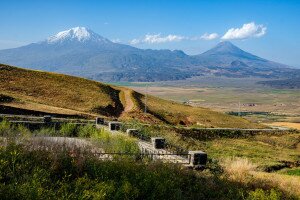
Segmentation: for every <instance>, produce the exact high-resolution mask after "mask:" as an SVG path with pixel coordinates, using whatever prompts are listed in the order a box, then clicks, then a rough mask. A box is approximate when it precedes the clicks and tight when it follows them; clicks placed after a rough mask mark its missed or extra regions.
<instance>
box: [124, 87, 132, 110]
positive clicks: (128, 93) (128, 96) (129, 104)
mask: <svg viewBox="0 0 300 200" xmlns="http://www.w3.org/2000/svg"><path fill="white" fill-rule="evenodd" d="M123 91H124V99H125V108H124V112H130V111H132V110H133V108H134V103H133V101H132V95H131V90H123Z"/></svg>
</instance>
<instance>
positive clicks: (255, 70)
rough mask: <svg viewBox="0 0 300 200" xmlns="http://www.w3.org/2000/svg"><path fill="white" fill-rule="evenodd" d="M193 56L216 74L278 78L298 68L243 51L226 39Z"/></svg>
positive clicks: (286, 75) (288, 74)
mask: <svg viewBox="0 0 300 200" xmlns="http://www.w3.org/2000/svg"><path fill="white" fill-rule="evenodd" d="M194 58H195V59H196V60H197V61H198V64H200V65H202V66H204V67H208V68H210V69H214V70H216V71H215V74H216V75H225V76H233V77H244V76H256V77H265V78H278V77H288V76H290V75H291V74H290V73H291V72H297V73H299V70H297V69H292V68H290V67H289V66H287V65H283V64H280V63H276V62H272V61H269V60H266V59H264V58H260V57H258V56H255V55H253V54H250V53H248V52H245V51H243V50H241V49H240V48H238V47H236V46H235V45H233V44H232V43H231V42H228V41H224V42H220V43H219V44H218V45H216V46H215V47H214V48H212V49H210V50H208V51H206V52H204V53H202V54H200V55H196V56H194Z"/></svg>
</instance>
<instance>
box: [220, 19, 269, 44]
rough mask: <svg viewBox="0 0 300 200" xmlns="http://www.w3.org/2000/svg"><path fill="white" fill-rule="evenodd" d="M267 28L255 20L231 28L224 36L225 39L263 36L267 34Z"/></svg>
mask: <svg viewBox="0 0 300 200" xmlns="http://www.w3.org/2000/svg"><path fill="white" fill-rule="evenodd" d="M266 31H267V28H266V27H265V26H264V25H262V24H260V25H256V24H255V23H254V22H250V23H248V24H244V25H243V26H242V27H241V28H231V29H229V30H228V31H227V32H226V33H225V34H224V35H223V37H222V39H223V40H235V39H247V38H251V37H257V38H258V37H262V36H263V35H265V34H266Z"/></svg>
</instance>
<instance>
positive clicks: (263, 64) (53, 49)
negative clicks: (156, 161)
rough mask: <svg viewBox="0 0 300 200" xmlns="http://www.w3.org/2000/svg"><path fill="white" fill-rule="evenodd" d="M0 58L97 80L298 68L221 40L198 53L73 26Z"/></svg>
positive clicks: (283, 72)
mask: <svg viewBox="0 0 300 200" xmlns="http://www.w3.org/2000/svg"><path fill="white" fill-rule="evenodd" d="M0 63H5V64H10V65H15V66H21V67H25V68H31V69H39V70H46V71H52V72H60V73H64V74H70V75H77V76H82V77H87V78H90V79H95V80H101V81H165V80H179V79H186V78H189V77H192V76H202V75H218V76H232V77H249V76H255V77H266V78H292V77H293V74H295V73H298V74H300V72H299V71H300V70H295V69H290V68H288V67H287V66H286V65H283V64H279V63H275V62H271V61H268V60H266V59H263V58H260V57H257V56H255V55H252V54H249V53H247V52H245V51H243V50H241V49H239V48H238V47H236V46H234V45H233V44H232V43H230V42H221V43H219V44H218V45H217V46H216V47H214V48H212V49H211V50H209V51H207V52H204V53H203V54H200V55H196V56H189V55H186V54H185V53H184V52H182V51H179V50H174V51H170V50H151V49H138V48H135V47H132V46H129V45H124V44H118V43H114V42H111V41H110V40H108V39H106V38H104V37H102V36H100V35H98V34H97V33H95V32H93V31H92V30H90V29H87V28H84V27H76V28H72V29H69V30H66V31H62V32H59V33H57V34H56V35H54V36H51V37H49V38H48V39H46V40H44V41H42V42H38V43H32V44H29V45H27V46H23V47H19V48H14V49H7V50H0Z"/></svg>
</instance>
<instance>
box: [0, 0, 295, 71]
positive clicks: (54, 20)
mask: <svg viewBox="0 0 300 200" xmlns="http://www.w3.org/2000/svg"><path fill="white" fill-rule="evenodd" d="M0 8H1V12H0V49H6V48H13V47H18V46H22V45H25V44H28V43H32V42H36V41H40V40H43V39H45V38H47V37H49V36H50V35H53V34H56V33H57V32H59V31H63V30H66V29H69V28H72V27H76V26H84V27H88V28H90V29H92V30H94V31H95V32H96V33H99V34H100V35H102V36H104V37H106V38H109V39H111V40H114V41H119V42H121V43H125V44H131V45H133V46H136V47H139V48H153V49H165V48H168V49H181V50H183V51H185V52H186V53H188V54H199V53H202V52H204V51H205V50H208V49H209V48H211V47H213V46H214V45H216V44H217V43H218V42H220V41H221V40H230V41H232V42H233V43H234V44H236V45H237V46H239V47H240V48H242V49H244V50H246V51H249V52H251V53H254V54H256V55H258V56H261V57H264V58H267V59H270V60H273V61H277V62H281V63H285V64H289V65H292V66H297V67H300V0H286V1H279V0H277V1H276V0H273V1H268V0H257V1H255V0H251V1H250V0H248V1H246V0H243V1H238V0H231V1H230V0H228V1H226V0H223V1H221V0H206V1H200V0H198V1H193V0H161V1H158V0H151V1H146V0H127V1H126V0H119V1H117V0H110V1H99V0H98V1H96V0H95V1H93V0H81V1H80V0H59V1H56V0H51V1H50V0H49V1H47V0H39V1H37V0H36V1H33V0H26V1H25V0H24V1H20V0H1V1H0ZM230 29H231V30H230ZM205 34H206V35H205Z"/></svg>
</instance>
